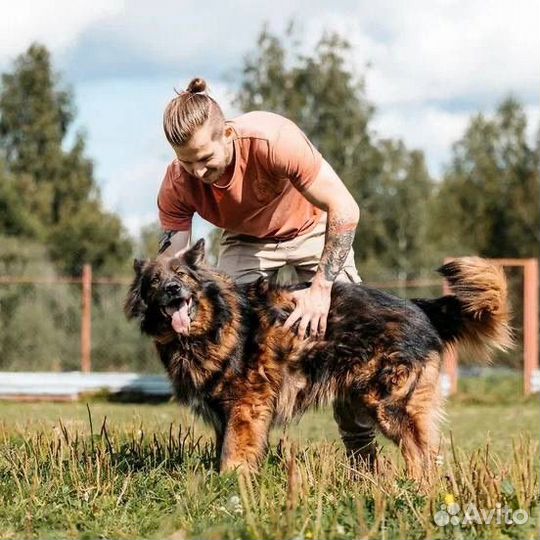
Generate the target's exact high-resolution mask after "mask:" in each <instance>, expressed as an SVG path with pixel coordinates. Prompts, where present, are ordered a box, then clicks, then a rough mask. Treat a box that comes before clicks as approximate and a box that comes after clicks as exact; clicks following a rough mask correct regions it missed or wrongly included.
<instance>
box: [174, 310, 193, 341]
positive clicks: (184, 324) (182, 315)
mask: <svg viewBox="0 0 540 540" xmlns="http://www.w3.org/2000/svg"><path fill="white" fill-rule="evenodd" d="M189 324H190V320H189V306H188V303H187V302H183V303H182V306H181V307H180V309H178V310H177V311H175V312H174V313H173V314H172V316H171V325H172V327H173V329H174V331H175V332H176V333H177V334H182V335H184V336H187V335H188V334H189Z"/></svg>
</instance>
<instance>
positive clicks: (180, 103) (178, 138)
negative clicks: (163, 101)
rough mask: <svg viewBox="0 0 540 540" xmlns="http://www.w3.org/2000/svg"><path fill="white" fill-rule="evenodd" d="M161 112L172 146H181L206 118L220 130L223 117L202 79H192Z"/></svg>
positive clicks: (222, 124) (217, 130) (222, 125)
mask: <svg viewBox="0 0 540 540" xmlns="http://www.w3.org/2000/svg"><path fill="white" fill-rule="evenodd" d="M177 94H178V95H177V96H176V97H175V98H173V99H171V101H170V102H169V104H168V105H167V107H166V108H165V112H164V113H163V130H164V131H165V137H167V140H168V141H169V143H170V144H171V145H172V146H183V145H184V144H186V142H187V141H188V140H189V139H190V137H191V136H192V135H193V132H194V131H195V130H196V129H198V128H199V127H201V126H202V125H203V124H204V123H205V122H206V121H207V120H208V119H211V120H212V122H213V123H214V124H215V128H216V132H222V130H223V127H224V125H225V117H224V116H223V112H222V110H221V107H220V106H219V105H218V104H217V102H216V101H215V100H214V99H213V98H211V97H210V96H209V95H208V92H207V85H206V81H205V80H204V79H199V78H196V79H193V80H192V81H191V82H190V83H189V85H188V87H187V88H186V90H184V91H183V92H177Z"/></svg>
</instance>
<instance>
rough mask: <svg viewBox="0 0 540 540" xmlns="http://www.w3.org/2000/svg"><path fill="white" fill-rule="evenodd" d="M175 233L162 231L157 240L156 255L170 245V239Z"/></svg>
mask: <svg viewBox="0 0 540 540" xmlns="http://www.w3.org/2000/svg"><path fill="white" fill-rule="evenodd" d="M177 232H178V231H163V233H162V234H161V237H160V239H159V250H158V255H161V254H162V253H163V252H164V251H165V250H166V249H167V248H168V247H169V246H170V245H171V239H172V237H173V236H174V235H175V234H176V233H177Z"/></svg>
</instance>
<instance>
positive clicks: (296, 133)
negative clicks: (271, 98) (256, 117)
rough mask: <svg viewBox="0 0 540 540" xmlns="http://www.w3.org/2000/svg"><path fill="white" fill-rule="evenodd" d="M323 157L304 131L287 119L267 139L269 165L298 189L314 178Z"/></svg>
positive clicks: (275, 172)
mask: <svg viewBox="0 0 540 540" xmlns="http://www.w3.org/2000/svg"><path fill="white" fill-rule="evenodd" d="M322 161H323V158H322V156H321V154H320V152H319V151H318V150H317V149H316V148H315V147H314V146H313V144H312V143H311V141H310V140H309V139H308V138H307V137H306V135H305V134H304V132H303V131H302V130H301V129H300V128H299V127H298V126H297V125H296V124H294V123H293V122H291V121H289V120H287V121H286V122H284V124H283V125H282V126H281V128H280V129H279V130H278V132H277V134H276V136H275V137H274V138H273V139H270V141H269V165H270V169H271V171H272V172H273V173H274V174H276V175H277V176H279V177H281V178H283V177H285V178H289V179H290V181H291V182H292V183H293V185H294V186H295V187H296V188H297V189H299V190H300V191H301V190H303V189H306V188H308V187H309V186H310V184H311V183H312V182H313V181H314V180H315V178H316V177H317V174H318V172H319V170H320V168H321V165H322Z"/></svg>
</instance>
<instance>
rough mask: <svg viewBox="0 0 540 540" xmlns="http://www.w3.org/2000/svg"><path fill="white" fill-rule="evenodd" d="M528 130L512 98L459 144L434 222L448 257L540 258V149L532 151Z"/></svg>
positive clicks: (473, 125)
mask: <svg viewBox="0 0 540 540" xmlns="http://www.w3.org/2000/svg"><path fill="white" fill-rule="evenodd" d="M526 127H527V118H526V116H525V113H524V111H523V107H522V106H521V105H520V104H519V103H518V102H517V101H515V100H514V99H511V98H509V99H506V100H505V101H503V102H502V103H501V104H500V106H499V107H498V109H497V112H496V113H495V115H494V116H493V117H492V118H486V117H485V116H484V115H481V114H480V115H477V116H475V117H473V118H472V119H471V121H470V123H469V126H468V127H467V129H466V131H465V134H464V136H463V137H462V138H461V139H460V140H459V141H458V142H457V143H456V144H455V145H454V147H453V158H452V162H451V164H450V166H449V167H448V169H447V171H446V174H445V176H444V180H443V183H442V185H441V187H440V192H439V196H438V201H439V207H438V214H437V216H436V219H435V220H434V224H435V229H434V231H435V232H436V234H438V235H439V237H440V238H441V242H442V243H443V244H444V246H445V247H446V249H447V250H448V253H451V254H452V255H459V254H462V253H471V252H472V253H477V254H480V255H482V256H485V257H538V255H539V254H540V213H539V212H538V201H539V200H540V172H539V167H540V146H539V145H538V143H537V147H536V148H532V147H531V146H530V144H529V143H528V141H527V137H526Z"/></svg>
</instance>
